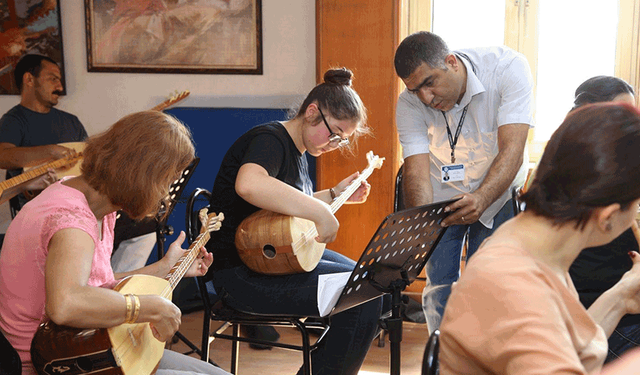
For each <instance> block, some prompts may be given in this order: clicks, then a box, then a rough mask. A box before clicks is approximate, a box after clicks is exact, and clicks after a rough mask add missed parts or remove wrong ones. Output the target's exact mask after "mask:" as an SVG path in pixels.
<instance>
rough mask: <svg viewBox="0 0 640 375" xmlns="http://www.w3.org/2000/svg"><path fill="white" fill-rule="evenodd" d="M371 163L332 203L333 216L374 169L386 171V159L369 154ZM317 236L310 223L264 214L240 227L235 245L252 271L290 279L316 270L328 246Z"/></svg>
mask: <svg viewBox="0 0 640 375" xmlns="http://www.w3.org/2000/svg"><path fill="white" fill-rule="evenodd" d="M367 160H368V162H369V165H368V166H367V168H365V169H364V170H363V171H362V172H361V173H360V175H359V176H358V177H357V178H356V179H355V180H353V181H352V182H351V183H350V184H349V186H348V187H347V188H346V189H345V190H344V191H343V192H342V193H341V194H340V195H339V196H337V197H336V198H335V199H334V200H333V202H331V213H334V214H335V213H336V211H338V209H340V207H342V205H343V204H344V202H346V201H347V199H349V197H350V196H351V195H352V194H353V193H354V192H355V191H356V190H358V188H359V187H360V185H361V183H362V181H364V180H365V179H366V178H367V177H369V176H370V175H371V173H373V170H374V169H379V168H381V167H382V162H383V161H384V158H380V157H378V156H377V155H375V156H374V155H373V152H372V151H369V152H368V153H367ZM317 236H318V231H317V230H316V226H315V224H314V223H313V222H312V221H310V220H306V219H301V218H297V217H293V216H287V215H282V214H278V213H275V212H271V211H267V210H260V211H258V212H255V213H253V214H252V215H250V216H249V217H247V218H246V219H244V220H243V221H242V223H240V226H239V227H238V230H237V231H236V241H235V244H236V248H237V249H238V254H239V255H240V259H242V261H243V262H244V264H245V265H246V266H247V267H249V268H250V269H251V270H253V271H255V272H258V273H263V274H267V275H288V274H293V273H302V272H309V271H312V270H313V269H314V268H316V266H317V265H318V263H319V262H320V258H321V257H322V253H323V252H324V249H325V246H326V245H325V244H323V243H319V242H317V241H316V240H315V238H316V237H317Z"/></svg>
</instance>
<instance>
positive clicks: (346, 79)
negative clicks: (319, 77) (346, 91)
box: [324, 68, 353, 86]
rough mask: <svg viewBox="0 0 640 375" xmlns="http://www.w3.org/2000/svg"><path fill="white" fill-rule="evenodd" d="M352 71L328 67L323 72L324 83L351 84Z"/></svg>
mask: <svg viewBox="0 0 640 375" xmlns="http://www.w3.org/2000/svg"><path fill="white" fill-rule="evenodd" d="M352 78H353V73H352V72H351V70H349V69H347V68H338V69H329V70H327V71H326V73H324V83H326V84H328V85H336V86H351V79H352Z"/></svg>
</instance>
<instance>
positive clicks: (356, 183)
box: [291, 165, 374, 249]
mask: <svg viewBox="0 0 640 375" xmlns="http://www.w3.org/2000/svg"><path fill="white" fill-rule="evenodd" d="M373 169H374V168H373V166H372V165H369V166H368V167H367V168H365V169H364V170H363V171H362V173H360V175H359V176H358V178H356V179H355V180H353V182H351V183H350V184H349V186H347V188H346V189H345V190H344V191H343V192H342V193H341V194H340V195H339V196H337V197H336V199H335V200H334V201H333V202H331V213H332V214H335V213H336V212H337V211H338V210H339V209H340V207H342V205H343V204H344V202H346V201H347V199H349V198H350V197H351V195H352V194H353V193H355V192H356V190H358V188H359V187H360V184H361V183H362V181H364V180H366V179H367V178H368V177H369V176H371V174H372V173H373ZM317 235H318V230H317V228H316V227H315V225H314V226H313V228H310V229H309V230H307V231H306V232H305V233H303V235H302V237H300V238H298V239H297V240H296V241H295V242H293V243H292V244H291V246H292V247H293V248H294V249H297V248H298V247H299V246H302V245H304V244H306V243H307V242H308V241H309V240H312V239H315V238H316V236H317Z"/></svg>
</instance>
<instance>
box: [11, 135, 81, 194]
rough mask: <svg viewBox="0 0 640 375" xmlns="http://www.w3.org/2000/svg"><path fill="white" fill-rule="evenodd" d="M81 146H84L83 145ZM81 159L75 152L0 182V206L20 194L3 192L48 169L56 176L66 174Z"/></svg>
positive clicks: (38, 175) (78, 153)
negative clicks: (63, 171) (63, 172)
mask: <svg viewBox="0 0 640 375" xmlns="http://www.w3.org/2000/svg"><path fill="white" fill-rule="evenodd" d="M75 143H82V142H74V144H75ZM82 144H83V145H84V143H82ZM61 145H62V146H65V147H68V146H67V144H64V143H63V144H61ZM81 159H82V151H80V152H77V153H76V154H73V155H69V156H67V157H64V158H62V159H58V160H55V161H52V162H50V163H47V164H43V165H41V166H39V167H35V168H32V169H29V170H27V171H25V172H24V173H22V174H20V175H18V176H15V177H12V178H10V179H8V180H5V181H2V182H0V204H2V203H4V202H6V201H8V200H9V199H11V198H13V197H15V196H16V195H18V194H19V193H20V190H19V189H16V190H14V191H13V192H11V194H5V192H6V193H8V190H9V189H11V188H14V187H17V186H19V185H21V184H24V183H26V182H28V181H31V180H32V179H34V178H37V177H40V176H42V175H44V174H46V173H47V172H48V171H49V169H53V170H55V171H56V173H57V174H58V172H57V171H58V170H65V171H66V172H68V171H69V170H70V169H72V167H74V166H75V165H77V164H78V161H80V160H81Z"/></svg>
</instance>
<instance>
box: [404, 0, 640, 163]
mask: <svg viewBox="0 0 640 375" xmlns="http://www.w3.org/2000/svg"><path fill="white" fill-rule="evenodd" d="M403 12H405V14H404V15H405V16H407V17H405V18H404V19H405V20H406V24H405V25H404V28H403V30H404V31H405V34H404V35H407V34H408V33H410V32H413V31H417V30H432V31H433V32H435V33H436V34H438V35H440V36H442V37H443V38H444V39H445V41H447V43H448V44H449V47H450V48H451V49H457V48H464V47H475V46H490V45H499V44H504V45H507V46H509V47H511V48H513V49H515V50H517V51H519V52H521V53H523V54H524V55H525V56H526V57H527V59H528V60H529V65H530V66H531V70H532V74H533V77H534V84H535V86H534V95H535V105H536V112H535V125H536V128H535V129H534V130H533V131H532V132H531V133H530V137H529V152H530V159H531V161H534V162H535V161H537V160H538V158H539V156H540V155H541V153H542V151H543V149H544V145H545V144H546V140H547V139H549V137H550V136H551V134H552V133H553V131H554V130H555V129H556V128H557V127H558V126H559V125H560V123H561V122H562V120H563V119H564V117H565V115H566V114H567V112H568V111H569V110H570V109H571V107H572V105H573V94H574V92H575V89H576V87H577V86H578V85H579V84H580V83H582V82H583V81H584V80H586V79H587V78H589V77H592V76H595V75H615V76H617V77H620V78H622V79H624V80H625V81H627V82H629V83H630V84H631V85H632V86H633V87H634V89H635V90H636V92H637V93H638V91H640V56H639V52H640V48H639V46H640V0H618V1H601V0H506V1H505V0H483V1H472V0H430V1H429V0H403ZM404 35H403V36H404ZM638 96H640V95H636V101H638Z"/></svg>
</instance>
